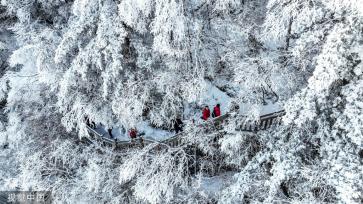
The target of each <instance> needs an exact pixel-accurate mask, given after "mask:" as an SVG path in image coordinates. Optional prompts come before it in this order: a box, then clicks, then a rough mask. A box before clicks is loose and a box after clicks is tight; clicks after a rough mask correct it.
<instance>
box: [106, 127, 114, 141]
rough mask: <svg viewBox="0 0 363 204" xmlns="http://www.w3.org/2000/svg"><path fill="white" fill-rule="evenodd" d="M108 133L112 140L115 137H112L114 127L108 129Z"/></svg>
mask: <svg viewBox="0 0 363 204" xmlns="http://www.w3.org/2000/svg"><path fill="white" fill-rule="evenodd" d="M107 132H108V134H109V135H110V138H111V139H112V138H113V135H112V127H111V128H108V129H107Z"/></svg>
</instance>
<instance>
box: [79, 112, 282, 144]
mask: <svg viewBox="0 0 363 204" xmlns="http://www.w3.org/2000/svg"><path fill="white" fill-rule="evenodd" d="M284 115H285V111H284V110H281V111H278V112H274V113H269V114H266V115H262V116H260V120H259V121H256V122H251V121H248V120H247V117H245V119H243V120H242V122H241V124H240V125H239V128H238V130H240V131H247V132H257V131H260V130H266V129H268V128H270V127H272V126H274V125H279V124H280V123H281V119H282V116H284ZM229 116H230V114H229V113H227V114H224V115H222V116H219V117H217V118H213V119H212V120H211V122H212V123H214V124H220V123H222V122H223V121H224V120H225V119H227V118H229ZM87 130H88V133H89V135H90V137H91V138H85V139H86V140H87V141H88V142H92V140H95V141H97V142H99V143H101V144H103V145H104V146H109V147H112V148H113V149H126V148H133V147H144V146H146V145H148V144H151V143H162V144H166V145H168V146H171V147H177V146H180V144H181V143H182V135H184V133H183V132H181V133H178V134H176V135H174V136H173V137H170V138H168V139H165V140H162V141H156V140H152V139H147V138H144V137H139V138H137V139H135V140H133V141H120V140H116V139H115V140H113V139H110V138H107V137H105V135H106V134H108V133H105V134H103V135H102V134H100V133H98V132H97V131H96V130H94V129H93V128H91V127H89V126H87Z"/></svg>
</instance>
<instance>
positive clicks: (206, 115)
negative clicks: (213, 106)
mask: <svg viewBox="0 0 363 204" xmlns="http://www.w3.org/2000/svg"><path fill="white" fill-rule="evenodd" d="M202 114H203V116H202V119H203V120H208V118H209V117H210V110H209V107H208V106H205V107H204V108H203V112H202Z"/></svg>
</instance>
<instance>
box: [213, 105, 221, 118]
mask: <svg viewBox="0 0 363 204" xmlns="http://www.w3.org/2000/svg"><path fill="white" fill-rule="evenodd" d="M212 116H213V118H216V117H219V116H221V105H220V104H219V103H218V104H217V105H216V106H214V108H213V114H212Z"/></svg>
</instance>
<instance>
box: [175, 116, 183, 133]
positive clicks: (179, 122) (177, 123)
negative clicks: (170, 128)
mask: <svg viewBox="0 0 363 204" xmlns="http://www.w3.org/2000/svg"><path fill="white" fill-rule="evenodd" d="M174 130H175V133H176V134H178V133H179V132H182V131H183V121H182V120H181V119H180V118H177V119H176V120H175V122H174Z"/></svg>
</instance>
